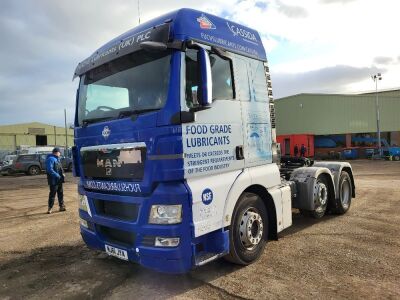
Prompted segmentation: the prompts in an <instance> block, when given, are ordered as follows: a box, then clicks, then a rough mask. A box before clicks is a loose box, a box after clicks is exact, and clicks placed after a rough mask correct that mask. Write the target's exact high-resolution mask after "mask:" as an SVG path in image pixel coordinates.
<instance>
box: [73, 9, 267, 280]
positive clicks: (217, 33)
mask: <svg viewBox="0 0 400 300" xmlns="http://www.w3.org/2000/svg"><path fill="white" fill-rule="evenodd" d="M198 18H202V20H206V21H207V20H208V21H210V22H211V23H212V24H210V29H201V28H200V23H199V22H198V20H197V19H198ZM168 19H170V20H172V21H171V22H170V24H171V27H170V36H171V40H180V41H187V40H192V39H195V40H198V41H202V42H204V43H207V44H214V45H216V46H220V47H221V46H222V45H221V43H223V44H224V45H223V48H225V49H228V50H231V51H233V52H237V53H241V54H244V55H247V56H251V57H255V58H257V59H260V60H266V56H265V51H264V48H263V46H262V43H261V39H260V36H259V34H258V33H257V32H256V31H254V30H252V29H249V28H247V27H244V26H241V25H238V24H236V23H234V22H231V21H227V20H225V19H222V18H219V17H216V16H213V15H210V14H207V13H203V12H199V11H196V10H192V9H181V10H178V11H175V12H172V13H169V14H166V15H164V16H161V17H159V18H157V19H154V20H152V21H149V22H147V23H144V24H142V25H140V26H138V27H136V28H134V29H132V30H130V31H128V32H126V33H124V34H123V35H121V36H119V37H117V38H115V39H114V40H112V41H110V42H109V43H107V44H105V45H104V46H103V47H101V48H100V49H99V50H98V51H97V52H98V53H101V52H102V51H105V50H107V49H109V46H110V45H113V44H115V42H116V41H118V40H123V39H124V38H126V37H128V36H131V35H133V34H135V33H138V32H140V31H143V30H144V29H147V28H149V27H152V26H156V25H159V24H162V23H164V22H165V21H166V20H168ZM206 25H207V24H206ZM229 26H230V27H229ZM232 26H233V27H232ZM231 29H232V30H233V32H236V33H237V34H236V36H235V35H234V33H233V32H232V31H231ZM235 30H238V31H235ZM240 34H242V35H245V36H246V35H247V39H246V38H244V37H243V36H241V35H240ZM211 36H213V39H215V41H217V42H210V41H209V39H210V38H211ZM172 52H173V54H172V57H171V72H170V81H169V92H168V97H167V100H166V104H165V106H164V107H163V108H162V109H160V110H159V111H156V112H149V113H145V114H142V115H139V116H138V117H137V118H136V119H131V118H130V117H127V118H123V119H117V120H111V121H105V122H99V123H94V124H89V125H88V126H87V127H79V124H78V122H77V114H76V115H75V146H76V148H75V149H74V174H76V175H77V176H80V182H79V185H78V192H79V193H80V194H83V195H86V196H87V197H88V203H89V206H90V209H91V213H92V216H90V215H88V213H86V212H84V211H82V210H80V211H79V215H80V217H81V218H82V219H85V220H87V221H88V222H89V223H90V224H91V227H90V228H92V229H94V231H92V230H88V229H86V228H85V227H82V226H81V234H82V237H83V240H84V241H85V242H86V244H87V245H88V246H90V247H92V248H95V249H100V250H103V251H104V247H105V246H104V244H105V240H104V237H103V236H102V235H101V234H100V233H99V232H98V231H97V230H96V226H95V224H98V225H103V226H106V227H109V228H115V229H119V230H124V231H128V232H132V234H136V240H135V242H134V244H133V245H130V246H129V247H127V246H121V245H120V244H113V243H107V244H110V245H113V246H115V247H118V248H122V249H125V250H126V251H127V252H128V257H129V260H131V261H133V262H137V263H139V264H141V265H143V266H145V267H148V268H152V269H155V270H157V271H162V272H169V273H182V272H187V271H189V270H190V269H191V268H193V266H194V265H195V264H194V262H195V256H196V255H198V254H201V253H203V252H208V253H214V254H218V253H220V254H221V253H227V252H228V251H229V235H228V231H226V230H224V229H223V228H221V229H220V230H217V231H214V232H211V233H209V234H206V235H204V236H201V237H198V238H194V228H193V221H192V194H191V191H190V188H189V186H188V185H187V183H186V181H185V179H184V168H183V167H184V166H183V159H182V158H181V157H176V158H175V159H150V157H157V156H161V155H176V154H183V145H182V127H181V125H174V124H172V122H171V117H172V116H174V115H175V114H177V113H179V112H180V111H181V107H180V99H181V94H180V93H181V82H182V81H183V80H181V78H180V77H181V58H182V55H183V53H182V52H181V51H179V50H173V51H172ZM77 99H78V97H77ZM76 107H78V105H77V106H76ZM105 126H108V128H109V130H110V135H109V137H108V138H106V139H105V138H104V137H103V136H102V131H103V129H104V127H105ZM134 142H144V143H145V144H146V149H147V150H146V151H147V158H146V161H145V171H144V177H143V179H142V180H141V181H140V182H135V181H132V182H124V184H137V185H139V186H140V189H138V190H135V191H133V192H124V193H116V192H109V193H105V192H104V191H100V190H91V189H88V188H87V187H86V188H85V184H86V180H85V178H84V176H83V175H84V174H83V168H82V165H81V161H80V155H79V153H80V149H81V148H82V147H85V146H93V145H104V144H121V143H134ZM93 199H100V200H103V201H118V202H128V203H136V204H138V205H139V207H140V210H139V215H138V219H137V220H135V221H132V222H129V221H122V220H118V219H115V218H111V217H105V216H101V215H99V214H98V213H97V212H96V210H95V207H94V202H93ZM153 204H181V205H182V208H183V221H182V223H181V224H177V225H151V224H148V218H149V213H150V207H151V205H153ZM144 236H164V237H179V238H180V244H179V246H178V247H176V248H156V247H150V246H145V245H143V237H144Z"/></svg>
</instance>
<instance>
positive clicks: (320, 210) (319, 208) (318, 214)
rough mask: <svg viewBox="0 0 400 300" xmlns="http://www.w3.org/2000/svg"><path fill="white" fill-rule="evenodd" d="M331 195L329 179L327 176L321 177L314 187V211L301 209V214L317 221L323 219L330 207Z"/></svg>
mask: <svg viewBox="0 0 400 300" xmlns="http://www.w3.org/2000/svg"><path fill="white" fill-rule="evenodd" d="M329 193H330V191H329V185H328V181H327V179H326V178H325V176H319V177H318V178H317V181H316V183H315V185H314V205H315V206H314V210H312V211H308V210H303V209H301V210H300V212H301V214H302V215H304V216H307V217H313V218H315V219H320V218H322V217H323V216H324V215H325V213H326V209H327V207H328V201H329Z"/></svg>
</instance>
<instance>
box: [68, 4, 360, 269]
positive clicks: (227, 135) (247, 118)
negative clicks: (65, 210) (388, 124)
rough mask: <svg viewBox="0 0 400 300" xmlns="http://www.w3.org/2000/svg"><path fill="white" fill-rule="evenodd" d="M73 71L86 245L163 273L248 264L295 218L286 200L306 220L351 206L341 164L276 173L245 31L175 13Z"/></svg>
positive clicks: (255, 40) (255, 53)
mask: <svg viewBox="0 0 400 300" xmlns="http://www.w3.org/2000/svg"><path fill="white" fill-rule="evenodd" d="M74 77H79V78H80V82H79V88H78V91H77V102H76V116H75V129H74V130H75V133H74V134H75V146H74V147H73V150H72V151H73V156H74V173H75V176H78V177H79V184H78V193H79V206H80V208H79V216H80V230H81V235H82V238H83V240H84V241H85V243H86V244H87V245H88V246H89V247H91V248H95V249H100V250H103V251H106V252H107V253H108V254H109V255H113V256H116V257H118V258H120V259H123V260H129V261H133V262H137V263H139V264H141V265H143V266H145V267H148V268H151V269H155V270H158V271H162V272H169V273H182V272H187V271H189V270H190V269H192V268H193V267H196V266H200V265H203V264H205V263H207V262H209V261H212V260H214V259H217V258H219V257H222V256H224V257H226V258H227V259H228V260H230V261H233V262H235V263H238V264H242V265H246V264H249V263H251V262H253V261H255V260H256V259H257V258H258V257H259V256H260V255H261V253H262V251H263V249H264V247H265V243H266V241H267V240H268V239H277V237H278V233H279V232H280V231H282V230H284V229H285V228H287V227H289V226H290V225H291V224H292V207H294V206H293V205H297V207H298V208H300V209H302V210H303V211H308V212H312V213H314V216H316V217H322V216H323V214H325V212H326V211H328V209H329V208H330V207H331V208H332V209H333V210H336V211H338V210H339V207H338V206H340V207H341V209H342V212H343V213H344V212H345V211H347V209H348V208H349V206H350V201H351V198H352V196H354V181H353V179H352V172H351V167H350V165H348V164H346V163H337V164H335V163H331V165H326V164H325V165H321V166H320V167H318V166H314V167H313V168H299V169H297V170H295V171H294V172H293V174H292V178H291V180H288V181H286V180H284V179H282V178H281V174H280V170H279V166H278V160H277V156H276V155H275V154H276V153H275V151H274V150H275V149H276V143H275V125H274V111H273V101H272V89H271V81H270V75H269V69H268V65H267V58H266V54H265V50H264V47H263V45H262V42H261V37H260V35H259V34H258V33H257V31H255V30H252V29H250V28H247V27H245V26H242V25H240V24H237V23H234V22H231V21H229V20H225V19H223V18H220V17H217V16H213V15H211V14H208V13H205V12H200V11H196V10H192V9H180V10H178V11H174V12H171V13H168V14H166V15H164V16H161V17H159V18H157V19H154V20H151V21H149V22H147V23H144V24H141V25H139V26H138V27H136V28H134V29H132V30H130V31H128V32H126V33H124V34H122V35H121V36H119V37H117V38H115V39H113V40H112V41H110V42H108V43H107V44H105V45H104V46H102V47H101V48H100V49H98V50H97V51H96V52H94V53H93V54H92V55H91V56H90V57H89V58H87V59H85V60H84V61H82V62H81V63H80V64H79V65H78V66H77V68H76V70H75V74H74ZM303 169H306V170H303ZM342 173H343V174H344V173H345V174H347V177H346V176H345V178H344V179H343V178H342V177H343V176H342V177H341V174H342ZM321 178H322V179H321ZM339 182H341V183H339ZM340 184H342V185H343V186H344V187H345V188H344V190H343V195H344V197H346V199H345V201H342V200H343V199H342V200H340V188H339V185H340ZM299 197H303V198H306V199H305V200H301V199H300V198H299ZM342 198H343V197H342ZM346 201H347V202H346ZM342 202H343V203H342ZM328 203H329V206H328ZM340 203H342V205H340ZM317 206H318V207H317ZM321 207H322V211H320V213H319V214H316V213H315V212H316V210H317V209H320V210H321Z"/></svg>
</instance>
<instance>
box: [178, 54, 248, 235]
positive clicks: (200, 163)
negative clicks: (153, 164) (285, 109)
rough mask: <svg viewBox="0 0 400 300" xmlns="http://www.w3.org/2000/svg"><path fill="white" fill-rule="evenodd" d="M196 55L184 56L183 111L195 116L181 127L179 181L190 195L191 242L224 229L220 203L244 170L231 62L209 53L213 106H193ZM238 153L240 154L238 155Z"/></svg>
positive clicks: (197, 85) (196, 82)
mask: <svg viewBox="0 0 400 300" xmlns="http://www.w3.org/2000/svg"><path fill="white" fill-rule="evenodd" d="M197 53H198V51H197V50H194V49H188V50H187V51H186V53H185V62H184V63H183V64H184V65H185V73H186V74H185V94H184V101H183V103H181V105H182V107H183V109H188V110H189V109H191V110H192V111H193V110H194V111H196V112H195V121H193V122H190V123H184V124H182V143H183V152H184V172H185V174H184V176H185V179H186V182H187V184H188V186H189V188H190V191H191V194H192V201H193V204H192V213H193V224H194V232H195V236H196V237H197V236H201V235H203V234H206V233H209V232H212V231H215V230H217V229H220V228H222V227H223V219H224V216H223V212H224V207H225V200H226V198H227V195H228V193H229V190H230V189H231V187H232V185H233V183H234V182H235V180H236V178H237V177H238V176H239V174H240V173H241V172H242V170H243V168H244V160H243V157H242V156H241V155H240V153H237V152H238V149H241V147H242V146H243V130H242V121H241V105H240V102H239V101H238V100H237V99H236V96H235V88H234V84H233V74H232V61H231V60H230V59H229V58H228V57H224V58H221V57H220V56H218V55H217V54H213V53H210V55H209V56H210V63H211V72H212V95H213V102H212V103H211V105H210V106H209V107H201V106H200V105H199V103H198V98H197V96H198V93H199V92H200V90H199V88H200V78H199V74H200V70H199V64H198V59H197ZM239 152H240V151H239Z"/></svg>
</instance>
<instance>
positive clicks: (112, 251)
mask: <svg viewBox="0 0 400 300" xmlns="http://www.w3.org/2000/svg"><path fill="white" fill-rule="evenodd" d="M105 248H106V252H107V254H108V255H112V256H115V257H118V258H119V259H123V260H128V252H127V251H125V250H122V249H119V248H116V247H113V246H110V245H105Z"/></svg>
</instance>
